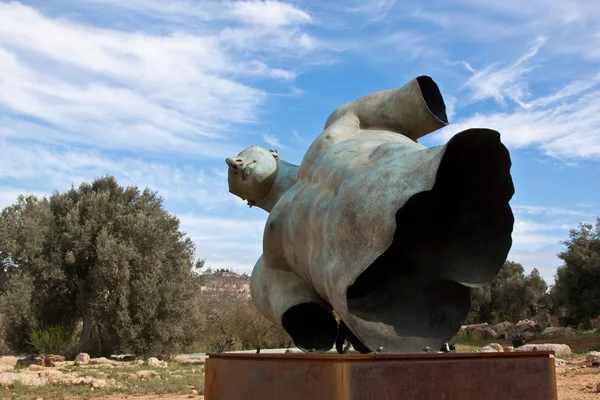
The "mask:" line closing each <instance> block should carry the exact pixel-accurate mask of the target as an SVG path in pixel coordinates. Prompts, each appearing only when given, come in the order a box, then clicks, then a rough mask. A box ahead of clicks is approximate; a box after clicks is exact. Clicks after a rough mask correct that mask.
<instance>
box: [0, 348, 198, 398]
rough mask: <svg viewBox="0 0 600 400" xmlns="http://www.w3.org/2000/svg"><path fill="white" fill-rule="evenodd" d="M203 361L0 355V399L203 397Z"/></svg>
mask: <svg viewBox="0 0 600 400" xmlns="http://www.w3.org/2000/svg"><path fill="white" fill-rule="evenodd" d="M203 364H204V360H203V359H190V358H185V357H181V358H176V359H175V360H173V361H170V362H168V363H167V362H165V361H159V360H158V359H156V358H149V359H148V360H145V361H142V360H132V361H116V360H109V359H106V358H93V359H90V358H89V356H87V355H79V356H78V357H77V358H76V360H75V361H62V360H61V358H60V357H56V356H54V357H46V358H40V357H37V358H34V357H32V358H28V359H20V360H17V359H16V358H15V357H0V399H13V398H14V399H84V398H85V399H87V398H112V399H118V398H123V399H124V398H159V397H160V398H161V399H171V398H173V399H175V398H202V396H201V394H202V392H203V389H204V365H203ZM132 396H133V397H132ZM140 396H141V397H140ZM181 396H183V397H181Z"/></svg>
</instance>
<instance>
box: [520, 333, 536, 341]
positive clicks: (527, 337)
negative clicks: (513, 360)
mask: <svg viewBox="0 0 600 400" xmlns="http://www.w3.org/2000/svg"><path fill="white" fill-rule="evenodd" d="M522 336H523V340H524V341H525V342H531V341H532V340H535V339H536V338H537V334H536V333H535V332H524V333H523V335H522Z"/></svg>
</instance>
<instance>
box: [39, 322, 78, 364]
mask: <svg viewBox="0 0 600 400" xmlns="http://www.w3.org/2000/svg"><path fill="white" fill-rule="evenodd" d="M29 342H30V343H31V345H32V346H33V347H34V348H35V349H36V350H37V351H38V352H39V353H41V354H46V355H48V354H60V355H63V356H65V357H67V358H73V357H75V355H77V353H78V350H79V349H78V347H79V332H78V331H77V330H73V329H70V328H66V327H64V326H60V325H55V326H50V327H47V328H42V329H34V330H33V331H32V332H31V335H29Z"/></svg>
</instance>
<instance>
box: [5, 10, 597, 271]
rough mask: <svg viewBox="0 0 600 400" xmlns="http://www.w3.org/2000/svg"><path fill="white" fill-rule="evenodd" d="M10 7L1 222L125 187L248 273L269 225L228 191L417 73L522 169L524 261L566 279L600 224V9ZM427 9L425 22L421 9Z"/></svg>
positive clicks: (459, 122) (200, 247)
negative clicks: (14, 213) (565, 244)
mask: <svg viewBox="0 0 600 400" xmlns="http://www.w3.org/2000/svg"><path fill="white" fill-rule="evenodd" d="M365 4H366V3H365V2H362V1H358V0H356V1H355V0H348V1H344V2H334V1H327V2H325V1H316V0H314V1H294V2H276V1H266V2H264V1H227V2H225V1H222V2H211V1H191V0H190V1H184V0H169V1H167V0H128V1H117V0H79V1H72V0H43V1H42V0H40V1H24V2H5V1H0V207H4V206H6V205H9V204H11V203H13V202H14V201H15V199H16V197H17V195H18V194H20V193H34V194H39V195H46V194H49V193H51V192H52V190H60V191H64V190H67V189H68V188H69V187H70V186H71V184H76V185H77V184H79V183H81V182H83V181H91V180H93V179H94V178H95V177H99V176H101V175H104V174H113V175H115V176H116V177H117V179H118V181H119V183H121V184H123V185H130V184H135V185H141V186H150V187H151V188H152V189H155V190H158V191H159V193H160V194H161V195H162V196H163V197H164V198H165V204H166V207H167V209H168V210H169V211H170V212H172V213H175V214H177V215H178V217H179V218H180V219H181V222H182V227H183V229H184V230H185V231H186V232H188V234H189V235H190V236H191V237H192V238H193V239H194V241H195V242H196V246H197V256H198V257H201V258H206V261H207V264H208V265H210V266H212V267H229V268H233V269H235V270H238V271H248V272H249V271H250V270H251V268H252V266H253V265H254V262H255V261H256V259H257V258H258V257H259V256H260V254H261V237H262V229H263V224H264V221H265V219H266V217H267V214H266V213H265V212H264V211H263V210H260V209H257V208H252V209H249V208H248V207H247V206H246V205H245V203H244V202H243V201H241V200H240V199H237V198H235V197H234V196H233V195H231V194H229V193H228V191H227V183H226V172H227V171H226V164H225V161H224V159H225V158H226V157H229V156H232V155H235V154H237V153H238V152H239V151H241V150H243V149H245V148H246V147H248V146H250V145H252V144H257V145H261V146H265V147H269V148H273V147H274V148H276V149H277V150H278V151H279V154H280V155H281V157H282V158H284V159H286V160H287V161H290V162H293V163H299V162H300V160H301V158H302V156H303V154H304V152H305V151H306V149H307V147H308V145H309V144H310V142H311V140H313V139H314V138H315V137H316V136H317V135H318V134H319V133H320V132H321V130H322V127H323V124H324V123H325V120H326V119H327V117H328V116H329V114H330V113H331V111H333V110H334V109H335V108H336V107H337V106H339V105H341V104H343V103H345V102H348V101H351V100H354V99H356V98H359V97H361V96H363V95H365V94H368V93H371V92H373V91H377V90H383V89H391V88H396V87H400V86H402V85H404V84H405V83H406V82H408V81H409V80H411V79H412V78H414V77H416V76H419V75H430V76H431V77H433V78H434V79H435V80H436V82H438V84H439V86H440V89H441V90H442V94H443V95H444V98H445V100H446V104H447V107H448V114H449V118H450V125H449V126H448V127H446V128H444V129H442V130H440V131H439V132H437V133H434V134H431V135H429V136H427V137H425V138H423V139H422V140H421V142H422V143H423V144H425V145H427V146H434V145H440V144H443V143H445V142H446V141H447V140H448V139H449V138H450V137H451V136H452V135H453V134H455V133H456V132H458V131H460V130H463V129H467V128H472V127H484V128H492V129H496V130H498V131H499V132H500V133H501V134H502V140H503V142H504V143H505V144H506V145H507V146H508V147H509V149H510V151H511V154H512V159H513V169H512V173H513V178H514V182H515V187H516V194H515V197H514V199H513V200H512V206H513V209H514V212H515V215H516V224H515V232H514V235H513V239H514V245H513V249H512V251H511V254H510V259H511V260H514V261H518V262H521V263H522V264H523V265H524V266H525V268H526V270H527V271H529V270H531V269H532V268H534V267H536V268H538V269H539V270H540V271H541V273H542V276H543V277H544V278H545V279H546V281H547V282H549V283H551V282H552V281H553V276H554V273H555V270H556V267H557V266H558V265H560V260H559V259H558V258H557V257H556V254H557V252H559V251H560V250H561V249H562V244H561V243H560V242H561V241H562V240H565V239H567V238H568V232H569V229H571V228H575V227H577V225H578V223H579V222H584V221H587V222H592V221H594V220H595V218H596V216H598V215H600V211H599V210H600V200H599V199H600V185H599V184H598V182H599V179H598V175H599V174H600V162H599V160H600V132H599V128H598V127H599V126H600V124H599V122H600V96H599V94H600V86H599V85H598V83H599V81H600V68H599V65H600V64H599V61H600V2H594V1H589V0H571V1H569V2H556V1H550V0H529V1H527V2H524V1H522V0H520V1H517V0H506V1H502V2H492V1H488V0H452V1H450V0H438V1H429V2H426V3H425V2H419V1H402V2H400V1H394V0H374V1H373V2H372V3H369V4H368V5H365ZM424 4H426V5H424Z"/></svg>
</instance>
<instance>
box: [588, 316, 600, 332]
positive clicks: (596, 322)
mask: <svg viewBox="0 0 600 400" xmlns="http://www.w3.org/2000/svg"><path fill="white" fill-rule="evenodd" d="M590 327H591V328H592V329H600V316H599V317H596V318H594V319H590Z"/></svg>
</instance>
